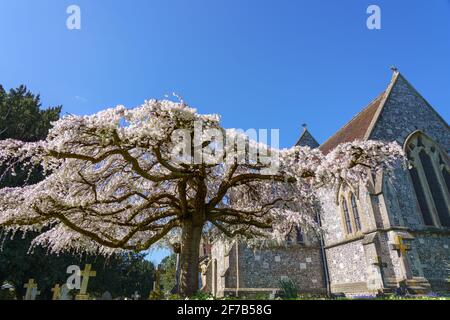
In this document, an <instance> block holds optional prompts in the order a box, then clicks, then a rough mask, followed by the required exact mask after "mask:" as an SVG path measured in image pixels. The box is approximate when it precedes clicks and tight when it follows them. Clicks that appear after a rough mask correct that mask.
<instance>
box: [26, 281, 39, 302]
mask: <svg viewBox="0 0 450 320" xmlns="http://www.w3.org/2000/svg"><path fill="white" fill-rule="evenodd" d="M23 287H24V288H25V289H27V291H26V293H25V297H23V298H24V300H36V296H38V295H39V294H40V293H41V292H40V291H38V289H37V283H35V282H34V279H30V280H28V282H27V283H25V284H24V286H23Z"/></svg>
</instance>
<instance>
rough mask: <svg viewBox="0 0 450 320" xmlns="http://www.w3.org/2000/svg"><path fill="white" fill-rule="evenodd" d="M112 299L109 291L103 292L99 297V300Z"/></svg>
mask: <svg viewBox="0 0 450 320" xmlns="http://www.w3.org/2000/svg"><path fill="white" fill-rule="evenodd" d="M112 299H113V298H112V295H111V292H109V291H105V292H103V294H102V296H101V298H100V300H112Z"/></svg>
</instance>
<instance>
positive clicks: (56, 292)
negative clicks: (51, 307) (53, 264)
mask: <svg viewBox="0 0 450 320" xmlns="http://www.w3.org/2000/svg"><path fill="white" fill-rule="evenodd" d="M51 291H52V292H53V296H52V300H59V298H60V294H61V288H60V287H59V284H55V286H54V287H53V288H52V290H51Z"/></svg>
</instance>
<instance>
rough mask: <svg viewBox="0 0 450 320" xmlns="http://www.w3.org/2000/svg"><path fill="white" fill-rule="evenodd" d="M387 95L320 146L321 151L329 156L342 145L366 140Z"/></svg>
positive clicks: (371, 104)
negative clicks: (329, 153)
mask: <svg viewBox="0 0 450 320" xmlns="http://www.w3.org/2000/svg"><path fill="white" fill-rule="evenodd" d="M385 94H386V92H383V93H382V94H380V95H379V96H378V97H377V98H376V99H375V100H373V101H372V102H371V103H370V104H369V105H368V106H367V107H366V108H364V109H363V110H362V111H361V112H360V113H358V114H357V115H356V116H355V117H354V118H353V119H352V120H350V121H349V122H348V123H347V124H346V125H345V126H343V127H342V128H341V129H340V130H339V131H338V132H336V133H335V134H334V135H332V136H331V137H330V138H329V139H328V140H327V141H325V142H324V143H323V144H322V145H321V146H320V150H321V151H322V152H323V153H324V154H327V153H328V152H330V151H331V150H333V149H334V148H335V147H337V146H338V145H339V144H341V143H344V142H351V141H355V140H364V138H365V136H366V133H367V131H368V129H369V127H370V124H371V123H372V120H373V119H374V117H375V115H376V114H377V111H378V110H379V109H380V107H381V105H382V102H383V100H384V96H385Z"/></svg>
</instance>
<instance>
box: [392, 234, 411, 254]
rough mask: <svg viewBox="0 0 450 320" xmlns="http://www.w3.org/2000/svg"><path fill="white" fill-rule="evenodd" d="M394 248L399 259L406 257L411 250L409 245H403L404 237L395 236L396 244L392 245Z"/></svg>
mask: <svg viewBox="0 0 450 320" xmlns="http://www.w3.org/2000/svg"><path fill="white" fill-rule="evenodd" d="M392 248H393V249H394V250H396V251H397V252H398V256H399V257H402V256H405V255H406V252H407V251H409V250H411V247H410V246H409V245H405V244H404V243H403V237H402V236H395V243H394V244H393V245H392Z"/></svg>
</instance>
